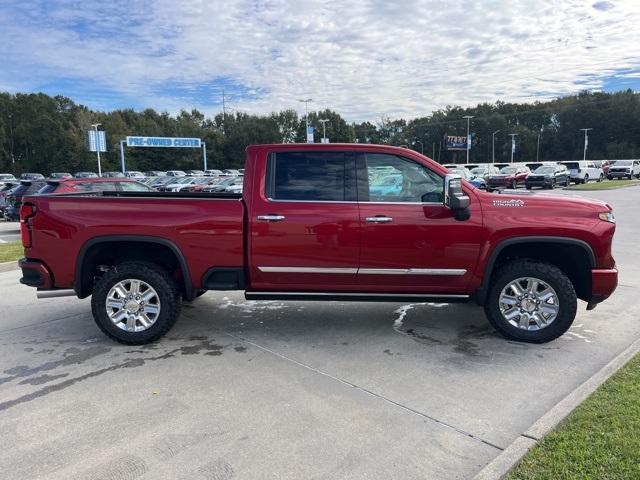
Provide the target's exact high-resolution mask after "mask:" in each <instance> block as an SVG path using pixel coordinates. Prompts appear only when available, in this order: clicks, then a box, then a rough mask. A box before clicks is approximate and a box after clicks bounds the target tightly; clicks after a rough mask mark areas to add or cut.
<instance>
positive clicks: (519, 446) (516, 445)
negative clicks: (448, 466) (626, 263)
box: [473, 338, 640, 480]
mask: <svg viewBox="0 0 640 480" xmlns="http://www.w3.org/2000/svg"><path fill="white" fill-rule="evenodd" d="M638 352H640V338H639V339H637V340H636V341H634V342H633V343H632V344H631V345H629V346H628V347H627V348H626V349H625V350H623V351H622V352H621V353H620V354H618V355H617V356H616V357H615V358H614V359H613V360H611V361H610V362H609V363H607V364H606V365H605V366H604V367H602V368H601V369H600V370H598V371H597V372H596V373H594V374H593V375H592V376H591V377H590V378H589V379H588V380H586V381H585V382H584V383H583V384H582V385H580V386H579V387H578V388H576V389H575V390H574V391H572V392H571V393H569V394H568V395H567V396H566V397H564V398H563V399H562V400H560V402H558V403H557V404H556V405H555V406H554V407H553V408H551V410H549V411H548V412H547V413H545V414H544V415H543V416H542V417H540V418H539V419H538V420H537V421H536V422H535V423H534V424H533V425H531V426H530V427H529V428H528V429H527V431H526V432H524V433H522V434H520V435H519V436H518V438H516V439H515V440H514V441H513V442H512V443H511V444H510V445H509V446H508V447H507V448H506V449H504V450H503V451H502V452H501V453H500V454H499V455H498V456H497V457H496V458H494V459H493V460H492V461H491V462H489V463H488V464H487V465H485V466H484V467H483V468H482V470H480V471H479V472H478V473H477V474H476V475H475V476H474V477H473V480H499V479H501V478H503V477H504V476H505V475H507V474H508V473H509V472H510V471H511V470H512V469H513V468H514V467H515V466H516V465H517V464H518V463H519V462H520V460H522V457H524V456H525V454H526V453H527V452H528V451H529V450H530V449H531V448H532V447H534V446H535V445H537V444H538V442H539V441H540V440H541V439H542V438H543V437H544V436H545V435H546V434H547V433H549V432H550V431H551V430H553V429H554V428H556V427H557V426H558V424H559V423H560V422H561V421H562V420H563V419H564V418H565V417H566V416H567V415H569V414H570V413H571V412H572V411H573V410H574V409H575V408H576V407H577V406H578V405H580V404H581V403H582V402H583V401H584V400H586V398H587V397H588V396H589V395H591V394H592V393H593V392H594V391H595V390H596V389H597V388H598V387H599V386H600V385H602V384H603V383H604V382H605V380H607V379H608V378H609V377H611V376H612V375H613V374H614V373H616V372H617V371H618V370H619V369H620V368H621V367H622V366H624V365H625V364H626V363H627V362H628V361H629V360H631V358H632V357H633V356H634V355H635V354H636V353H638Z"/></svg>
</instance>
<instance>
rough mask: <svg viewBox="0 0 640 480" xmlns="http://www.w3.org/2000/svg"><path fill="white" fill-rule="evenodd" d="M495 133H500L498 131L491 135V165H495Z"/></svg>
mask: <svg viewBox="0 0 640 480" xmlns="http://www.w3.org/2000/svg"><path fill="white" fill-rule="evenodd" d="M496 133H500V130H496V131H495V132H493V133H492V134H491V163H496Z"/></svg>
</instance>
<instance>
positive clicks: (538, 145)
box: [536, 125, 544, 162]
mask: <svg viewBox="0 0 640 480" xmlns="http://www.w3.org/2000/svg"><path fill="white" fill-rule="evenodd" d="M543 128H544V125H542V126H541V127H540V131H539V132H538V144H537V145H536V162H538V161H540V135H542V129H543Z"/></svg>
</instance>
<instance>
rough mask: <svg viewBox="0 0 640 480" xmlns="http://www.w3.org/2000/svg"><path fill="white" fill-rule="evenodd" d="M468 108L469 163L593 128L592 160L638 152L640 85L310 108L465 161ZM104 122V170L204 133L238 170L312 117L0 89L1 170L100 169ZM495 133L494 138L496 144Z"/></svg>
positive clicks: (337, 131) (340, 124) (165, 157)
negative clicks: (93, 141) (397, 112)
mask: <svg viewBox="0 0 640 480" xmlns="http://www.w3.org/2000/svg"><path fill="white" fill-rule="evenodd" d="M466 115H471V116H473V118H472V119H471V120H470V131H471V133H472V147H471V151H470V162H473V163H478V162H487V161H491V159H492V157H493V155H494V148H495V161H496V162H498V161H500V162H503V161H509V159H510V157H511V137H510V136H509V135H508V134H511V133H515V134H517V136H516V137H515V138H516V152H515V155H514V160H515V161H532V160H535V159H536V158H539V159H540V160H541V161H542V160H553V161H560V160H572V159H581V158H582V155H583V142H584V137H583V132H582V131H580V129H582V128H592V129H593V130H591V131H590V132H589V146H588V154H587V158H590V159H616V158H640V122H639V120H640V93H635V92H633V91H631V90H627V91H621V92H616V93H604V92H582V93H579V94H577V95H571V96H566V97H562V98H558V99H555V100H551V101H545V102H534V103H506V102H501V101H498V102H496V103H482V104H479V105H477V106H475V107H469V108H463V107H459V106H448V107H446V108H443V109H440V110H436V111H434V112H432V113H431V114H430V115H427V116H423V117H417V118H414V119H411V120H405V119H390V118H386V117H383V118H381V119H379V120H377V121H375V122H371V121H364V122H351V123H349V122H347V121H346V120H345V119H344V118H343V117H342V116H341V115H340V114H339V113H337V112H335V111H333V110H329V109H327V110H322V111H316V112H309V119H308V120H309V124H310V125H311V126H313V127H314V128H315V141H316V142H320V137H321V136H322V124H321V122H320V119H327V120H328V122H326V135H327V137H328V138H329V139H330V141H331V142H332V143H336V142H360V143H379V144H388V145H398V146H401V145H402V146H406V147H408V148H412V149H414V150H416V151H418V152H423V153H424V154H425V155H427V156H429V157H432V158H434V159H435V160H437V161H439V162H441V163H450V162H462V161H464V159H465V156H466V152H464V151H449V150H447V148H446V144H445V142H444V138H445V135H466V128H467V123H466V122H467V121H466V119H464V118H463V117H464V116H466ZM94 123H101V124H102V126H101V127H100V128H101V129H104V130H105V131H106V133H107V143H108V151H107V152H106V153H104V154H102V168H103V171H108V170H119V169H120V150H119V142H120V140H121V139H124V138H125V137H126V136H127V135H142V136H166V137H198V138H201V139H202V140H203V141H204V142H206V148H207V156H208V165H209V168H239V167H242V165H243V162H244V150H245V147H246V146H247V145H251V144H259V143H290V142H304V141H306V134H305V133H306V131H305V118H304V116H300V115H298V113H297V112H296V111H294V110H282V111H279V112H274V113H272V114H270V115H252V114H248V113H243V112H234V113H232V114H226V115H223V114H222V113H220V114H217V115H216V116H215V117H213V118H208V117H206V116H205V115H204V114H202V113H201V112H199V111H198V110H195V109H194V110H191V111H186V110H183V111H181V112H180V113H179V114H177V115H170V114H169V113H167V112H157V111H155V110H153V109H146V110H143V111H135V110H133V109H122V110H114V111H110V112H99V111H93V110H90V109H89V108H87V107H86V106H83V105H79V104H77V103H75V102H73V101H72V100H71V99H69V98H67V97H64V96H55V97H51V96H49V95H45V94H43V93H34V94H22V93H17V94H9V93H0V172H11V173H16V174H19V173H23V172H40V173H44V174H48V173H50V172H53V171H70V172H76V171H83V170H89V171H96V170H97V168H96V159H95V158H96V157H95V153H92V152H89V151H88V148H87V131H88V130H89V129H90V128H91V125H92V124H94ZM496 131H498V133H496V134H495V146H494V143H493V142H492V138H493V133H494V132H496ZM126 158H127V168H128V169H130V170H167V169H193V168H201V166H202V152H201V151H200V150H197V149H188V148H183V149H174V148H127V150H126Z"/></svg>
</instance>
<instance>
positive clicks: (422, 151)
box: [413, 140, 424, 155]
mask: <svg viewBox="0 0 640 480" xmlns="http://www.w3.org/2000/svg"><path fill="white" fill-rule="evenodd" d="M416 143H419V144H420V153H421V154H422V155H424V143H422V142H421V141H420V140H415V141H414V142H413V144H414V145H415V144H416Z"/></svg>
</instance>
